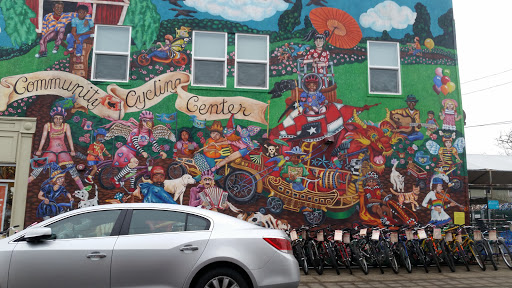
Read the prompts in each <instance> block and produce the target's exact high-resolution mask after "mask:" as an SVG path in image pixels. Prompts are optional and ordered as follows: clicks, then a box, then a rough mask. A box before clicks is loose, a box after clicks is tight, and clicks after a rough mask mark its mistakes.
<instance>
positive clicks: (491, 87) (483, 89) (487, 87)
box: [462, 81, 512, 95]
mask: <svg viewBox="0 0 512 288" xmlns="http://www.w3.org/2000/svg"><path fill="white" fill-rule="evenodd" d="M510 83H512V81H509V82H505V83H502V84H498V85H494V86H491V87H487V88H484V89H480V90H475V91H471V92H468V93H462V95H469V94H473V93H477V92H482V91H485V90H489V89H491V88H496V87H499V86H503V85H507V84H510Z"/></svg>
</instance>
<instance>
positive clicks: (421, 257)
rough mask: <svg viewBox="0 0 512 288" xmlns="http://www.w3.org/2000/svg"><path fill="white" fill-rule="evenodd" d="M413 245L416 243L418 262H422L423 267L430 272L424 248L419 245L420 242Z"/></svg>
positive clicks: (415, 250) (415, 249)
mask: <svg viewBox="0 0 512 288" xmlns="http://www.w3.org/2000/svg"><path fill="white" fill-rule="evenodd" d="M413 245H414V253H415V254H416V257H417V261H418V263H419V264H421V265H422V266H423V268H425V273H428V263H427V260H426V259H425V252H424V251H423V249H421V247H420V246H419V243H416V244H413Z"/></svg>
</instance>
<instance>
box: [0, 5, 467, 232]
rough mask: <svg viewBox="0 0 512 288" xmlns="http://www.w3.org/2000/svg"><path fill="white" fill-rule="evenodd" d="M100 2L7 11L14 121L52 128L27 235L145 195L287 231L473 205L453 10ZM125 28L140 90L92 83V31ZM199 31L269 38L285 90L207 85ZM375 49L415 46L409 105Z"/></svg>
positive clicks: (33, 178) (449, 213) (444, 213)
mask: <svg viewBox="0 0 512 288" xmlns="http://www.w3.org/2000/svg"><path fill="white" fill-rule="evenodd" d="M39 1H43V2H44V5H43V7H45V8H44V9H43V11H39V10H38V9H39V8H37V9H36V7H40V6H39V5H36V4H37V3H38V2H39ZM92 2H93V3H89V4H87V5H86V4H81V3H78V4H77V3H71V2H69V3H68V2H65V1H64V2H49V1H44V0H38V1H35V0H26V1H25V3H22V2H16V3H15V2H14V1H13V2H9V1H3V2H2V3H0V9H1V13H2V14H3V16H4V19H5V23H2V22H0V28H2V32H1V33H0V44H1V45H2V47H0V52H1V55H0V57H1V58H0V59H1V60H2V61H0V67H2V69H0V70H1V71H3V72H2V75H1V76H2V79H1V86H0V111H2V112H0V114H1V116H27V117H37V119H38V124H37V133H36V134H35V137H34V142H33V150H32V156H33V157H32V160H31V174H30V176H29V187H28V188H29V189H28V190H29V194H28V197H27V213H26V223H27V224H30V223H32V222H35V221H41V220H42V219H46V218H48V217H52V216H55V215H57V214H59V213H62V212H64V211H67V210H69V209H80V208H82V207H88V206H93V205H101V204H107V203H130V202H146V203H172V204H177V205H190V206H197V207H203V208H204V209H211V210H215V211H219V212H222V213H227V214H229V215H232V216H236V217H238V218H240V219H244V220H247V221H250V222H254V223H257V224H260V225H264V226H267V227H274V228H287V227H289V226H290V225H291V226H300V225H302V224H322V223H326V224H327V223H328V224H339V225H342V226H350V225H356V224H366V225H383V224H412V223H417V222H420V223H427V222H433V223H436V224H444V223H448V222H450V221H452V218H454V212H463V211H465V210H466V206H467V204H468V194H467V172H466V169H465V165H464V161H465V141H464V135H463V131H462V127H463V122H462V119H461V118H462V117H461V115H462V109H461V106H460V104H461V103H460V91H459V90H458V89H457V85H456V84H455V83H458V74H457V63H456V51H455V50H454V48H455V45H454V34H453V13H452V9H451V3H449V2H450V1H444V0H439V1H418V2H417V3H414V4H412V3H410V1H404V0H400V1H398V0H397V1H382V2H380V3H379V2H378V1H361V2H360V3H358V4H357V5H355V4H351V5H348V4H343V3H338V1H332V0H331V1H301V0H295V1H283V0H273V1H264V2H261V1H246V3H245V4H244V5H247V6H246V7H236V5H241V4H236V5H235V6H233V7H231V6H230V7H226V6H224V5H225V2H222V1H214V0H207V1H205V0H203V1H195V0H185V1H161V0H132V1H129V2H128V1H111V2H122V3H123V5H112V7H111V10H109V9H108V8H105V7H106V6H108V5H103V4H102V5H100V4H95V1H92ZM370 2H371V3H372V4H370ZM100 8H101V9H100ZM14 9H18V10H19V11H24V12H23V13H24V14H23V15H24V16H23V17H24V18H23V19H12V17H10V15H11V13H13V11H14ZM45 9H46V10H45ZM116 9H117V10H116ZM36 10H37V11H36ZM91 11H96V12H95V13H91ZM136 11H137V12H136ZM241 11H251V13H246V12H243V13H241ZM43 14H44V15H45V16H44V17H43V16H41V19H42V20H43V21H42V26H40V25H39V22H37V21H34V18H33V17H36V18H37V17H39V15H43ZM389 15H395V16H398V15H399V16H400V17H388V16H389ZM431 18H432V19H433V20H432V23H431V22H430V19H431ZM31 19H32V20H31ZM148 19H152V20H153V21H148ZM11 21H12V23H14V24H16V25H18V27H24V28H23V29H18V30H14V29H12V27H13V26H12V25H11V24H10V23H11ZM31 21H32V22H31ZM119 21H123V22H124V24H126V25H132V30H133V31H132V38H133V39H132V40H133V41H132V44H133V45H132V50H131V62H130V63H131V64H130V82H129V83H128V84H125V85H121V84H113V83H107V82H90V81H89V80H87V79H89V76H90V75H89V74H90V68H89V66H90V61H91V60H90V57H89V54H90V52H91V49H94V47H92V43H93V42H92V38H91V35H92V33H93V32H94V24H95V23H96V24H98V23H100V24H101V23H107V24H118V23H119ZM435 23H437V26H436V24H435ZM194 30H203V31H226V32H228V33H230V34H229V36H228V51H234V49H233V48H234V33H249V34H264V35H269V37H270V49H269V51H270V54H269V57H270V59H269V69H268V71H269V81H270V86H269V87H270V89H268V90H264V91H261V90H255V91H249V92H248V91H247V90H237V89H234V88H233V87H231V88H230V87H229V86H228V88H216V89H210V90H206V89H201V88H197V87H194V86H192V85H191V84H190V83H191V77H192V75H191V74H192V71H191V59H192V55H191V49H192V42H193V40H194V39H193V37H192V35H193V34H192V32H193V31H194ZM37 33H39V34H37ZM2 34H3V35H2ZM368 40H376V41H390V42H398V43H399V44H400V45H399V47H400V63H401V66H400V69H401V86H402V88H401V91H402V92H401V95H387V94H385V95H376V94H369V93H368V91H369V88H368V55H367V49H368V48H367V41H368ZM60 46H64V48H63V49H59V48H60ZM48 51H51V53H49V52H48ZM5 67H11V68H10V69H5ZM226 73H227V77H228V83H230V80H231V81H232V79H233V78H234V73H235V52H228V55H227V71H226ZM231 85H232V84H231Z"/></svg>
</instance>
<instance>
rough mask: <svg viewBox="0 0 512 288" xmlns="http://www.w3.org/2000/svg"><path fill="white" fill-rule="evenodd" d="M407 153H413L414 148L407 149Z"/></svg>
mask: <svg viewBox="0 0 512 288" xmlns="http://www.w3.org/2000/svg"><path fill="white" fill-rule="evenodd" d="M407 152H409V154H412V153H414V148H412V147H411V146H409V147H407Z"/></svg>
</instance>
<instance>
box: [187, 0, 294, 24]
mask: <svg viewBox="0 0 512 288" xmlns="http://www.w3.org/2000/svg"><path fill="white" fill-rule="evenodd" d="M184 4H186V5H187V6H190V7H193V8H196V9H197V10H198V11H200V12H207V13H209V14H212V15H215V16H221V17H222V18H224V19H227V20H232V21H249V20H254V21H262V20H264V19H266V18H269V17H272V16H274V14H276V12H277V11H284V10H286V9H287V8H288V3H285V2H284V1H283V0H187V1H185V2H184Z"/></svg>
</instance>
